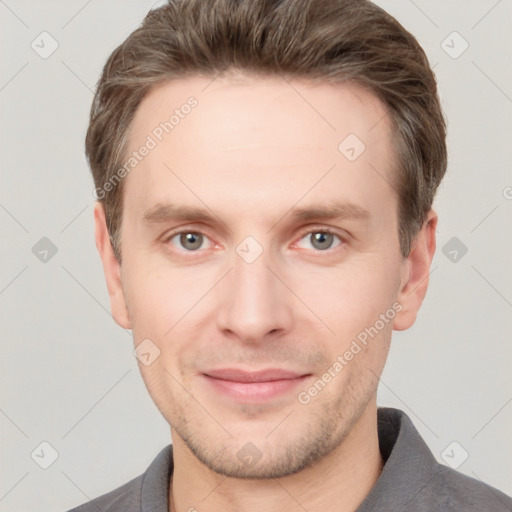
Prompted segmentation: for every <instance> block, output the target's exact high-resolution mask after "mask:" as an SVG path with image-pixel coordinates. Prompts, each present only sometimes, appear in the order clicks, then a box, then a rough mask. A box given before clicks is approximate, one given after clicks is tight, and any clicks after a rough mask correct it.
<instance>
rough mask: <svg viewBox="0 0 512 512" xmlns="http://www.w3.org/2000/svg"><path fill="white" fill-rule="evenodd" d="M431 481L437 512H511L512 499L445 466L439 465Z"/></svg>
mask: <svg viewBox="0 0 512 512" xmlns="http://www.w3.org/2000/svg"><path fill="white" fill-rule="evenodd" d="M433 480H435V481H434V482H433V490H434V491H435V495H436V497H437V500H438V502H439V506H440V508H439V510H443V511H446V512H455V511H460V510H464V511H467V512H470V511H471V512H473V511H474V512H477V511H478V512H481V511H483V510H485V511H486V512H506V511H510V512H512V498H510V497H509V496H507V495H506V494H505V493H503V492H501V491H499V490H498V489H496V488H494V487H492V486H490V485H488V484H486V483H484V482H481V481H480V480H477V479H475V478H471V477H469V476H467V475H464V474H462V473H459V472H458V471H455V470H454V469H451V468H449V467H447V466H443V465H442V464H439V465H438V467H437V471H436V472H435V474H434V478H433Z"/></svg>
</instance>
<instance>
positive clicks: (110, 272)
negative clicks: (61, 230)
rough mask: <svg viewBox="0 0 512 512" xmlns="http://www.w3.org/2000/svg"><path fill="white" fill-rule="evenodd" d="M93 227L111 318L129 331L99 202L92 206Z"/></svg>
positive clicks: (118, 273) (116, 265) (117, 267)
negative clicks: (108, 297) (108, 296)
mask: <svg viewBox="0 0 512 512" xmlns="http://www.w3.org/2000/svg"><path fill="white" fill-rule="evenodd" d="M94 227H95V238H96V247H97V248H98V252H99V253H100V258H101V261H102V263H103V272H104V273H105V280H106V281H107V289H108V294H109V295H110V309H111V310H112V317H113V318H114V320H115V321H116V322H117V323H118V324H119V325H120V326H121V327H124V328H125V329H131V322H130V319H129V316H128V309H127V307H126V301H125V298H124V293H123V287H122V284H121V265H120V264H119V262H118V261H117V258H116V257H115V255H114V249H113V247H112V244H111V243H110V235H109V232H108V229H107V223H106V221H105V209H104V208H103V204H102V203H100V202H99V201H97V202H96V204H95V206H94Z"/></svg>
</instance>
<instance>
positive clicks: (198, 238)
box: [176, 233, 204, 251]
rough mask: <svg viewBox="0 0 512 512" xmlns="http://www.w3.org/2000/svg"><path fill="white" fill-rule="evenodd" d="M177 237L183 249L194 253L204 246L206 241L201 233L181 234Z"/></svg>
mask: <svg viewBox="0 0 512 512" xmlns="http://www.w3.org/2000/svg"><path fill="white" fill-rule="evenodd" d="M176 236H179V243H180V245H181V247H183V248H184V249H187V251H194V250H196V249H199V248H200V247H201V246H202V245H203V241H204V239H203V235H202V234H201V233H181V234H179V235H176Z"/></svg>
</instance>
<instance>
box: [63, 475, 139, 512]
mask: <svg viewBox="0 0 512 512" xmlns="http://www.w3.org/2000/svg"><path fill="white" fill-rule="evenodd" d="M143 478H144V474H142V475H140V476H138V477H136V478H134V479H133V480H130V481H129V482H127V483H125V484H124V485H121V486H120V487H118V488H117V489H114V490H113V491H110V492H108V493H106V494H103V495H102V496H100V497H98V498H95V499H93V500H91V501H89V502H88V503H84V504H83V505H80V506H79V507H76V508H73V509H71V510H69V511H68V512H100V511H101V512H139V510H140V495H141V487H142V480H143Z"/></svg>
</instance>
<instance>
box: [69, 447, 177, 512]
mask: <svg viewBox="0 0 512 512" xmlns="http://www.w3.org/2000/svg"><path fill="white" fill-rule="evenodd" d="M173 467H174V464H173V450H172V445H171V444H170V445H168V446H166V447H165V448H163V449H162V450H161V451H160V453H159V454H158V455H157V456H156V457H155V458H154V459H153V461H152V462H151V464H150V465H149V467H148V468H147V469H146V471H145V472H144V473H142V474H141V475H139V476H138V477H136V478H134V479H133V480H130V481H129V482H127V483H125V484H124V485H121V486H120V487H118V488H117V489H114V490H113V491H110V492H108V493H106V494H103V495H102V496H100V497H99V498H96V499H93V500H91V501H89V502H88V503H84V504H83V505H80V506H79V507H76V508H73V509H72V510H68V512H140V511H141V510H151V511H152V512H167V511H168V509H169V507H168V491H169V480H170V477H171V475H172V471H173Z"/></svg>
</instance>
